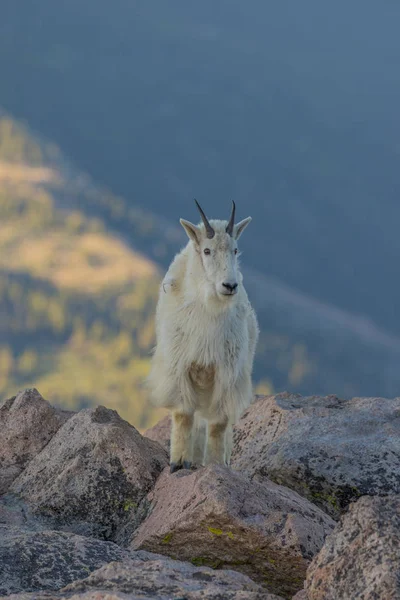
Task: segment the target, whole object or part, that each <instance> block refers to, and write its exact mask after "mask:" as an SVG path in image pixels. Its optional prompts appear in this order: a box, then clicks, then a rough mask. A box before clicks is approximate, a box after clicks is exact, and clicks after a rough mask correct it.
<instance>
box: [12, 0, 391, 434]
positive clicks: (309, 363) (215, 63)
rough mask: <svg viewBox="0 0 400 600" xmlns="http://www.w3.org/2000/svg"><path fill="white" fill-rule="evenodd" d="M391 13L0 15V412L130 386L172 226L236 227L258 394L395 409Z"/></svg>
mask: <svg viewBox="0 0 400 600" xmlns="http://www.w3.org/2000/svg"><path fill="white" fill-rule="evenodd" d="M399 27H400V5H399V4H398V2H397V1H396V0H383V1H382V2H380V3H378V2H375V1H372V0H363V1H361V0H360V1H359V0H346V1H345V0H337V2H335V3H334V4H332V3H330V4H329V3H327V2H321V0H304V1H303V2H301V3H298V2H294V0H291V1H285V0H270V1H267V0H252V1H251V2H246V3H245V2H243V1H239V0H229V1H228V0H218V1H216V0H203V1H202V2H192V1H191V0H189V1H188V0H186V1H183V0H182V1H181V0H174V1H173V2H165V0H142V1H133V0H114V1H113V2H109V1H105V0H68V2H64V3H61V2H54V1H53V0H36V1H35V2H31V1H28V0H25V1H22V0H21V1H20V2H15V0H2V3H1V10H0V106H1V111H2V112H1V113H0V217H1V220H0V309H1V314H0V334H1V338H0V393H1V396H2V397H5V396H6V395H7V394H11V393H15V391H16V390H17V389H18V388H19V387H24V386H26V385H33V384H35V385H36V386H37V387H38V388H39V390H40V391H41V392H42V393H43V394H44V395H46V396H47V398H48V399H49V400H51V401H53V402H58V403H63V404H65V405H69V406H76V407H77V406H86V405H90V404H96V403H99V402H101V403H104V404H106V405H108V406H112V407H115V408H118V410H120V411H121V413H122V414H123V416H125V417H127V418H128V419H130V420H131V421H132V422H134V423H135V424H136V425H138V426H140V427H143V426H145V425H146V424H148V423H149V422H151V421H152V420H153V419H154V418H156V416H155V415H154V414H153V413H152V411H151V409H150V407H149V406H148V402H147V398H146V394H145V392H144V391H143V389H142V388H141V384H140V382H141V381H142V380H143V377H144V376H145V374H146V373H147V370H148V359H149V352H150V349H151V347H152V345H153V342H154V330H153V313H154V305H155V301H156V295H157V284H158V278H159V277H160V276H161V273H162V272H163V270H164V269H165V268H166V266H167V265H168V262H169V261H170V259H171V257H172V256H173V254H174V252H175V251H176V250H177V249H179V247H180V246H181V244H182V243H183V242H184V241H185V237H184V235H183V232H182V233H181V232H180V230H179V226H176V224H177V223H178V219H179V217H181V216H183V217H185V218H187V219H191V220H196V219H197V215H196V212H195V209H194V204H193V197H196V198H197V199H198V200H199V201H201V203H202V204H203V206H204V208H205V209H206V211H207V213H208V214H209V216H210V218H211V217H217V218H218V217H219V218H223V217H225V218H227V217H228V215H229V209H230V201H231V199H232V198H233V199H235V201H236V202H237V206H238V218H243V217H245V216H247V215H248V214H251V216H252V217H253V222H252V225H251V229H249V230H248V231H246V235H244V236H243V241H242V244H241V245H242V249H243V251H244V253H243V259H242V263H243V267H244V272H245V277H246V282H247V287H248V290H249V294H250V296H251V299H252V301H253V302H254V304H255V306H256V308H257V311H258V314H259V320H260V324H261V329H262V335H261V340H260V347H259V352H258V356H257V361H256V368H255V380H256V384H257V385H258V386H259V388H258V389H259V390H274V391H275V390H277V391H280V390H283V389H290V390H293V391H298V392H301V393H306V394H313V393H335V394H338V395H345V396H348V395H361V394H364V395H365V394H368V395H390V396H393V395H398V394H399V389H400V373H399V359H400V313H399V311H398V306H399V305H400V279H399V276H398V262H399V256H400V236H399V235H398V231H399V226H398V224H399V222H400V169H399V159H400V118H399V109H398V107H399V106H400V77H399V62H400V36H399V34H398V32H399Z"/></svg>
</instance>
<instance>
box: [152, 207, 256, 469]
mask: <svg viewBox="0 0 400 600" xmlns="http://www.w3.org/2000/svg"><path fill="white" fill-rule="evenodd" d="M195 202H196V205H197V207H198V209H199V211H200V215H201V218H202V223H201V224H199V225H193V223H190V222H189V221H185V220H184V219H181V220H180V223H181V225H182V226H183V228H184V229H185V231H186V233H187V235H188V237H189V242H188V244H187V245H186V246H185V248H183V250H182V251H181V252H180V253H179V254H177V256H176V257H175V259H174V260H173V262H172V263H171V265H170V267H169V269H168V272H167V274H166V276H165V278H164V280H163V282H162V284H161V287H160V295H159V300H158V305H157V311H156V336H157V344H156V348H155V351H154V355H153V358H152V366H151V372H150V375H149V379H148V383H149V385H150V389H151V392H152V398H153V401H154V403H155V404H156V405H158V406H163V407H166V408H168V409H170V411H171V412H172V432H171V466H170V469H171V473H173V472H174V471H176V470H178V469H181V468H190V466H191V464H192V462H194V463H195V464H209V463H224V464H229V461H230V455H231V448H232V427H233V424H234V423H235V422H236V421H237V419H238V418H239V416H240V414H241V413H242V411H243V410H244V409H245V408H246V407H247V406H248V405H249V404H250V402H251V398H252V383H251V373H252V368H253V359H254V353H255V348H256V344H257V339H258V324H257V319H256V315H255V313H254V311H253V309H252V307H251V305H250V302H249V299H248V297H247V294H246V291H245V289H244V287H243V283H242V281H243V278H242V274H241V273H240V270H239V265H238V246H237V240H238V239H239V237H240V235H241V234H242V233H243V231H244V229H245V228H246V227H247V225H248V224H249V223H250V221H251V217H248V218H247V219H244V220H243V221H240V223H237V224H236V225H235V203H234V202H233V203H232V204H233V207H232V214H231V217H230V220H229V222H227V221H219V220H211V221H208V219H207V217H206V215H205V214H204V212H203V210H202V209H201V207H200V205H199V204H198V202H197V201H195Z"/></svg>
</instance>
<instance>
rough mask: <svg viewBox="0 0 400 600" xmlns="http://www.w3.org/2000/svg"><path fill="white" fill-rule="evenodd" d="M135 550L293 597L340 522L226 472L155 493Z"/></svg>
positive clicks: (171, 479) (195, 475)
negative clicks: (229, 572) (225, 572)
mask: <svg viewBox="0 0 400 600" xmlns="http://www.w3.org/2000/svg"><path fill="white" fill-rule="evenodd" d="M148 500H149V501H150V502H151V509H150V511H149V516H148V517H147V519H146V520H145V521H144V522H143V523H142V525H141V526H140V528H139V529H138V531H137V532H136V534H135V536H134V538H133V541H132V547H133V548H134V549H139V548H141V549H145V550H148V551H151V552H158V553H162V554H166V555H168V556H171V557H173V558H178V559H180V560H187V561H191V562H192V563H193V564H195V565H208V566H212V567H215V568H217V567H218V568H229V569H235V570H238V571H241V572H243V573H245V574H247V575H249V576H250V577H252V578H253V579H254V580H255V581H258V582H260V583H262V584H263V585H264V586H266V587H267V589H268V590H269V591H270V592H273V593H276V594H280V595H282V596H285V597H291V594H293V593H294V592H296V591H297V590H299V589H300V588H301V587H302V585H303V581H304V578H305V575H306V569H307V566H308V564H309V562H310V561H311V559H312V557H313V556H314V555H315V554H316V553H317V552H318V551H319V549H320V548H321V547H322V544H323V542H324V538H325V536H326V534H327V533H329V532H331V531H332V529H333V527H334V521H333V520H332V519H331V518H330V517H328V516H327V515H326V514H325V513H324V512H322V511H321V510H320V509H318V508H317V507H315V506H313V505H312V504H311V503H310V502H308V501H307V500H305V499H304V498H302V497H301V496H299V495H298V494H297V493H296V492H293V491H292V490H289V489H287V488H284V487H281V486H279V485H276V484H274V483H272V482H270V481H265V482H263V483H257V482H251V481H249V480H248V479H246V478H244V477H242V476H241V475H239V474H238V473H234V472H232V471H231V470H230V469H228V468H226V467H222V466H210V467H207V468H205V469H200V470H198V471H195V472H190V471H180V472H178V473H176V474H174V475H170V474H169V473H168V470H165V471H164V472H163V474H162V475H161V477H160V478H159V479H158V481H157V484H156V487H155V489H154V491H153V492H152V493H150V494H149V496H148Z"/></svg>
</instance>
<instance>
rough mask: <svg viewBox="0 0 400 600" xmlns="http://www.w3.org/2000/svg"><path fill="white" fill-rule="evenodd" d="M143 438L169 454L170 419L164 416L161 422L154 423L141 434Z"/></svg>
mask: <svg viewBox="0 0 400 600" xmlns="http://www.w3.org/2000/svg"><path fill="white" fill-rule="evenodd" d="M143 435H144V436H145V437H147V438H149V439H150V440H154V441H155V442H158V443H159V444H161V446H162V447H163V448H164V450H166V451H167V452H168V454H169V448H170V441H171V417H170V416H169V415H166V416H165V417H164V418H163V419H161V421H159V422H158V423H156V425H154V426H153V427H150V429H147V431H145V432H144V434H143Z"/></svg>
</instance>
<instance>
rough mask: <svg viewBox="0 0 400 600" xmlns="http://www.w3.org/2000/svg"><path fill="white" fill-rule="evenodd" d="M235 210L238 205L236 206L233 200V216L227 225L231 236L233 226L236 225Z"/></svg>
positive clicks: (227, 230)
mask: <svg viewBox="0 0 400 600" xmlns="http://www.w3.org/2000/svg"><path fill="white" fill-rule="evenodd" d="M235 210H236V206H235V203H234V201H233V200H232V212H231V218H230V219H229V223H228V225H227V226H226V233H229V235H230V236H232V235H233V227H234V225H235Z"/></svg>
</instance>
